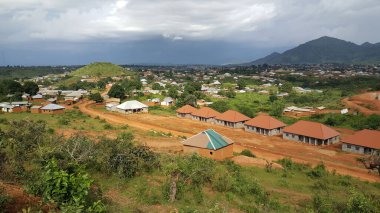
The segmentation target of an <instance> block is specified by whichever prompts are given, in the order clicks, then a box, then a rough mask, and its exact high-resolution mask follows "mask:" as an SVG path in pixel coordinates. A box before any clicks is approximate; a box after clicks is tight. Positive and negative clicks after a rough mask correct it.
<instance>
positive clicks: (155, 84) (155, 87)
mask: <svg viewBox="0 0 380 213" xmlns="http://www.w3.org/2000/svg"><path fill="white" fill-rule="evenodd" d="M152 89H154V90H162V87H161V85H160V84H159V83H154V84H153V85H152Z"/></svg>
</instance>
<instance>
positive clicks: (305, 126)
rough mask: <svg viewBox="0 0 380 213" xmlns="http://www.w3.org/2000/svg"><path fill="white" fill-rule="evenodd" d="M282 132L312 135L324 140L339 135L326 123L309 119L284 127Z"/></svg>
mask: <svg viewBox="0 0 380 213" xmlns="http://www.w3.org/2000/svg"><path fill="white" fill-rule="evenodd" d="M284 132H286V133H293V134H297V135H303V136H308V137H313V138H317V139H322V140H326V139H329V138H332V137H335V136H339V135H340V133H339V132H337V131H335V130H334V129H332V128H330V127H328V126H326V125H323V124H321V123H316V122H311V121H298V122H297V123H295V124H293V125H290V126H288V127H285V128H284Z"/></svg>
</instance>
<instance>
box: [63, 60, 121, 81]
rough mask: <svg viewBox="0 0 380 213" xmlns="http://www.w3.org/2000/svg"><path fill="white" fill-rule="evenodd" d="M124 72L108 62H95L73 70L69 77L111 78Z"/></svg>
mask: <svg viewBox="0 0 380 213" xmlns="http://www.w3.org/2000/svg"><path fill="white" fill-rule="evenodd" d="M124 74H126V72H125V71H124V68H122V67H120V66H118V65H115V64H112V63H108V62H95V63H91V64H89V65H87V66H85V67H82V68H80V69H77V70H75V71H74V72H72V73H71V74H70V75H71V76H85V75H87V76H90V77H113V76H120V75H124Z"/></svg>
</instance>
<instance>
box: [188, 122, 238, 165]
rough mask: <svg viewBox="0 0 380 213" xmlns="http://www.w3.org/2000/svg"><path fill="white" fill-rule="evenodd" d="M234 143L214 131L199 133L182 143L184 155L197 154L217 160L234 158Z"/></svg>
mask: <svg viewBox="0 0 380 213" xmlns="http://www.w3.org/2000/svg"><path fill="white" fill-rule="evenodd" d="M233 143H234V142H233V141H232V140H231V139H229V138H227V137H225V136H222V135H220V134H219V133H217V132H215V131H214V130H212V129H209V130H206V131H203V132H201V133H198V134H196V135H194V136H192V137H190V138H188V139H186V140H185V141H183V142H182V144H183V152H184V153H188V154H189V153H197V154H199V155H200V156H203V157H208V158H212V159H215V160H223V159H226V158H230V157H232V156H233Z"/></svg>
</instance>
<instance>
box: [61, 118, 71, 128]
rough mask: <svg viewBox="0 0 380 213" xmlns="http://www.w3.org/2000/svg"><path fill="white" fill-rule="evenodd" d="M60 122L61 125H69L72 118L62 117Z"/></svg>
mask: <svg viewBox="0 0 380 213" xmlns="http://www.w3.org/2000/svg"><path fill="white" fill-rule="evenodd" d="M58 124H59V125H65V126H67V125H69V124H70V120H69V119H66V118H61V119H59V120H58Z"/></svg>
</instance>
